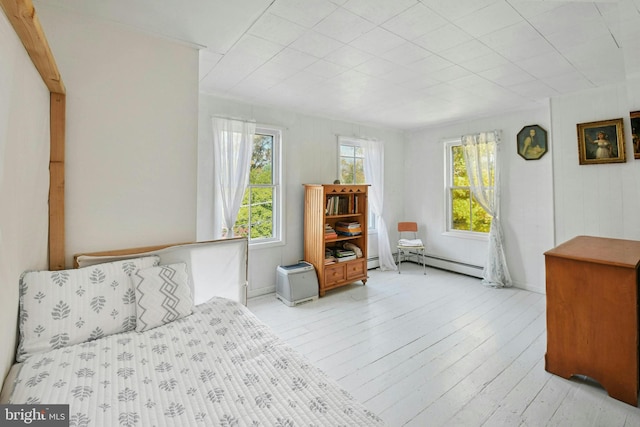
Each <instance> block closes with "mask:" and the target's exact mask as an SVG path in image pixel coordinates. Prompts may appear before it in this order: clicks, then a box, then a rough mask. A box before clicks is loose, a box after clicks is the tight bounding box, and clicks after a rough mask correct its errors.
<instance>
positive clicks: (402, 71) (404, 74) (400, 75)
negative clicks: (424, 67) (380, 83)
mask: <svg viewBox="0 0 640 427" xmlns="http://www.w3.org/2000/svg"><path fill="white" fill-rule="evenodd" d="M419 76H420V73H418V72H417V71H413V70H410V69H409V68H406V67H402V66H399V65H394V66H393V68H392V69H391V70H389V72H387V73H385V74H382V75H381V76H380V78H381V79H382V80H384V81H387V82H390V83H393V84H402V83H404V82H408V81H413V80H415V79H416V78H417V77H419Z"/></svg>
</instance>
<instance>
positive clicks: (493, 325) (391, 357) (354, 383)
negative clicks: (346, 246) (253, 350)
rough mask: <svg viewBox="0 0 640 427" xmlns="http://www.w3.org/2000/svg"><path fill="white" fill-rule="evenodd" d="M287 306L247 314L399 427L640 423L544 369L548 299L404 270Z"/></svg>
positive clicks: (269, 305)
mask: <svg viewBox="0 0 640 427" xmlns="http://www.w3.org/2000/svg"><path fill="white" fill-rule="evenodd" d="M402 268H403V272H402V274H398V273H397V272H381V271H379V270H371V271H369V280H368V281H367V285H366V286H362V285H361V284H359V283H358V284H354V285H349V286H347V287H344V288H341V289H337V290H334V291H331V292H328V293H327V295H326V296H325V297H323V298H321V299H319V300H317V301H314V302H309V303H305V304H302V305H298V306H296V307H287V306H286V305H284V304H283V303H282V302H280V301H278V300H277V299H276V298H275V295H274V294H271V295H263V296H260V297H256V298H252V299H250V300H249V303H248V307H249V309H250V310H251V311H252V312H253V313H255V314H256V315H257V316H258V317H259V318H260V319H262V320H263V321H264V322H265V323H267V324H268V325H269V326H271V328H272V329H273V330H274V331H275V332H276V334H278V335H279V336H280V337H282V338H283V339H284V340H285V341H287V342H288V343H289V344H290V345H291V346H292V347H293V348H295V349H296V350H297V351H298V352H300V353H302V354H303V355H304V356H306V357H307V358H308V359H310V360H311V361H312V362H313V363H314V364H315V365H316V366H318V367H320V368H321V369H322V370H324V371H325V372H326V373H327V374H328V375H329V376H330V377H332V378H334V379H335V380H337V381H338V383H339V384H340V385H341V386H342V387H343V388H345V389H346V390H347V391H349V392H350V393H351V394H352V395H353V396H354V397H355V398H356V399H358V400H360V401H361V402H363V403H364V404H365V405H366V406H367V407H368V408H369V409H371V410H372V411H374V412H375V413H377V414H378V415H379V416H381V417H382V418H383V419H384V420H385V421H386V422H387V424H388V425H389V426H390V427H395V426H420V427H423V426H430V427H431V426H441V425H442V426H532V427H533V426H536V427H537V426H563V427H564V426H580V427H582V426H629V427H631V426H640V409H638V408H635V407H632V406H630V405H627V404H625V403H622V402H620V401H618V400H615V399H613V398H611V397H609V396H608V395H607V393H606V391H604V390H603V389H602V388H601V387H600V386H598V385H597V384H594V383H588V382H586V381H581V380H579V379H575V380H573V379H572V380H565V379H563V378H560V377H558V376H555V375H552V374H549V373H548V372H546V371H545V370H544V353H545V350H546V331H545V326H546V317H545V296H544V295H542V294H537V293H533V292H528V291H524V290H519V289H493V288H488V287H485V286H483V285H482V284H481V283H480V280H478V279H476V278H472V277H468V276H463V275H459V274H454V273H449V272H445V271H442V270H437V269H428V270H427V276H424V275H423V274H422V270H421V267H419V266H417V265H414V264H409V263H407V264H403V266H402Z"/></svg>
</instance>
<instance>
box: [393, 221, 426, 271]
mask: <svg viewBox="0 0 640 427" xmlns="http://www.w3.org/2000/svg"><path fill="white" fill-rule="evenodd" d="M398 233H399V234H400V240H398V246H397V248H398V274H400V268H401V266H402V257H403V256H405V255H406V254H407V253H411V252H415V253H416V255H420V256H422V269H423V270H424V274H425V275H426V274H427V265H426V263H425V255H426V254H425V248H424V244H423V243H422V240H420V239H419V238H418V223H417V222H399V223H398ZM407 235H410V236H411V238H409V239H407V238H403V236H407Z"/></svg>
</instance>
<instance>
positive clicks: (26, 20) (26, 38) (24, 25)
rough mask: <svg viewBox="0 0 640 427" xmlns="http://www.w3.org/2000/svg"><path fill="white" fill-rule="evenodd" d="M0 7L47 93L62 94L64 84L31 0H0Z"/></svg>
mask: <svg viewBox="0 0 640 427" xmlns="http://www.w3.org/2000/svg"><path fill="white" fill-rule="evenodd" d="M0 6H1V7H2V9H3V10H4V13H5V15H7V18H8V19H9V22H11V25H12V26H13V29H14V30H15V32H16V33H17V34H18V37H20V40H21V41H22V44H23V45H24V47H25V49H26V50H27V53H28V54H29V56H30V57H31V61H32V62H33V65H35V67H36V69H37V70H38V72H39V73H40V76H41V77H42V80H43V81H44V84H45V85H47V87H48V88H49V92H52V93H59V94H64V93H65V88H64V83H63V82H62V78H61V77H60V72H59V71H58V66H57V65H56V61H55V59H54V58H53V54H52V53H51V49H50V48H49V43H48V42H47V38H46V37H45V35H44V31H43V30H42V26H41V25H40V20H39V19H38V16H37V15H36V11H35V9H34V7H33V3H32V2H31V0H0Z"/></svg>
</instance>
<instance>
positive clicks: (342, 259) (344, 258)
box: [336, 254, 356, 262]
mask: <svg viewBox="0 0 640 427" xmlns="http://www.w3.org/2000/svg"><path fill="white" fill-rule="evenodd" d="M352 259H356V254H353V255H349V256H343V257H340V258H336V260H337V261H338V262H345V261H351V260H352Z"/></svg>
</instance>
